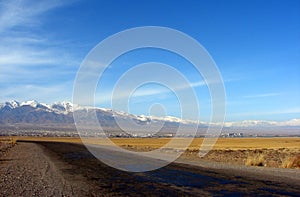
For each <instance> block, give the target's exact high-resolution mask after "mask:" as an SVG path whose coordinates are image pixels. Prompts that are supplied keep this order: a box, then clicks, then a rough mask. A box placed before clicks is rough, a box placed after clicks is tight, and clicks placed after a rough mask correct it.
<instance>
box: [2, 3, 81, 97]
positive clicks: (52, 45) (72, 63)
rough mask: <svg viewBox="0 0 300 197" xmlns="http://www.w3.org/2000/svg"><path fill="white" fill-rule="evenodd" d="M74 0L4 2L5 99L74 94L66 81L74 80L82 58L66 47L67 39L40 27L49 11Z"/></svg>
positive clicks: (3, 84)
mask: <svg viewBox="0 0 300 197" xmlns="http://www.w3.org/2000/svg"><path fill="white" fill-rule="evenodd" d="M72 2H74V1H58V0H54V1H43V0H42V1H34V0H23V1H19V0H15V1H2V2H0V84H1V86H0V91H1V92H2V93H1V96H0V99H1V100H3V101H5V100H11V99H19V100H23V99H27V98H28V99H29V98H32V99H37V100H38V99H40V100H43V99H45V100H49V98H53V99H54V100H61V99H64V98H63V97H62V95H65V96H67V98H70V97H71V92H72V84H71V86H70V87H69V85H68V86H66V85H64V84H65V83H68V84H69V82H68V81H70V80H71V81H72V80H73V76H72V75H74V76H75V74H74V70H76V68H77V67H78V66H79V64H80V59H79V58H78V57H74V55H72V54H71V53H70V51H69V50H66V49H67V48H68V46H67V45H66V41H59V40H57V39H55V40H53V39H51V37H50V36H49V35H48V34H47V32H46V33H42V32H43V31H39V29H42V28H43V25H44V22H45V20H47V17H46V15H45V13H47V12H49V11H51V10H53V9H56V8H58V7H61V6H65V5H67V4H70V3H72ZM44 16H45V17H44ZM74 68H75V69H74ZM69 89H70V90H71V91H69ZM51 94H54V95H56V96H53V95H51ZM34 96H35V97H36V98H35V97H34ZM55 97H57V98H55ZM49 101H50V100H49Z"/></svg>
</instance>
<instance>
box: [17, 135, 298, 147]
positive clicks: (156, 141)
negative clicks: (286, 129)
mask: <svg viewBox="0 0 300 197" xmlns="http://www.w3.org/2000/svg"><path fill="white" fill-rule="evenodd" d="M16 139H18V140H28V141H49V142H72V143H82V141H81V139H80V138H72V137H17V138H16ZM111 140H112V141H113V142H114V143H115V144H117V145H118V146H122V147H125V146H130V147H132V148H137V149H139V148H142V149H145V148H149V147H151V148H153V149H157V148H160V147H162V146H164V145H165V144H167V143H168V142H169V141H170V140H171V138H111ZM187 140H189V139H186V138H176V139H175V141H176V143H178V147H180V146H179V145H180V144H182V143H186V142H187ZM85 141H86V142H88V143H91V144H100V145H108V144H107V143H106V141H105V140H104V139H101V138H85ZM202 142H203V138H195V139H194V140H193V141H192V143H191V144H190V146H189V149H190V150H195V149H196V150H198V149H199V148H200V146H201V144H202ZM280 148H285V149H300V138H297V137H294V138H284V137H282V138H219V139H218V140H217V143H216V144H215V146H214V148H213V149H214V150H255V149H280Z"/></svg>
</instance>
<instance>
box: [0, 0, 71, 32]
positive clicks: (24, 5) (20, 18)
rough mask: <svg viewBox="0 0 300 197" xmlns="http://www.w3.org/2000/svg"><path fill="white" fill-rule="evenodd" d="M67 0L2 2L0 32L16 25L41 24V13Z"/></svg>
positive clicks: (0, 5) (14, 0)
mask: <svg viewBox="0 0 300 197" xmlns="http://www.w3.org/2000/svg"><path fill="white" fill-rule="evenodd" d="M66 3H67V2H66V1H59V0H53V1H45V0H42V1H33V0H24V1H19V0H12V1H2V2H1V3H0V13H1V14H0V32H3V31H7V30H9V29H11V28H14V27H19V26H20V27H32V26H36V25H40V24H41V21H40V19H39V17H40V15H41V14H43V13H45V12H47V11H49V10H51V9H54V8H57V7H60V6H63V5H65V4H66Z"/></svg>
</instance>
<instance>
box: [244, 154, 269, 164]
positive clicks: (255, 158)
mask: <svg viewBox="0 0 300 197" xmlns="http://www.w3.org/2000/svg"><path fill="white" fill-rule="evenodd" d="M246 165H247V166H266V163H265V157H264V155H263V154H258V155H251V156H250V155H249V156H248V158H247V160H246Z"/></svg>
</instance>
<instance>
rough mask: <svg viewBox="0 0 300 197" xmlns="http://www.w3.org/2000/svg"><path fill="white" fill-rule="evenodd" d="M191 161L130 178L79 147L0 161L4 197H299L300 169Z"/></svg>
mask: <svg viewBox="0 0 300 197" xmlns="http://www.w3.org/2000/svg"><path fill="white" fill-rule="evenodd" d="M190 161H191V162H189V161H187V160H186V159H185V158H181V159H180V161H178V162H181V163H172V164H170V165H168V166H166V167H164V168H161V169H158V170H155V171H151V172H145V173H131V172H124V171H120V170H116V169H114V168H111V167H109V166H107V165H105V164H103V163H102V162H100V161H99V160H97V159H96V158H94V157H93V155H91V154H90V153H89V152H88V151H87V150H86V148H85V147H84V146H83V145H80V144H74V143H58V142H36V143H29V142H27V143H20V142H18V144H17V145H15V146H14V147H13V148H11V149H10V150H9V151H8V152H7V154H6V155H3V156H2V157H1V160H0V174H1V177H0V196H202V195H205V196H232V195H239V196H257V195H261V196H262V195H264V196H266V195H267V196H297V195H298V194H299V193H300V190H299V188H300V187H299V186H300V184H299V176H298V175H299V170H296V169H273V168H270V170H268V168H264V169H263V170H260V169H262V168H261V167H232V166H226V165H225V166H224V165H220V164H219V163H216V162H215V163H211V162H206V161H199V160H197V161H196V162H193V160H190ZM182 162H183V163H182ZM197 162H198V163H197ZM198 164H199V165H198Z"/></svg>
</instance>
